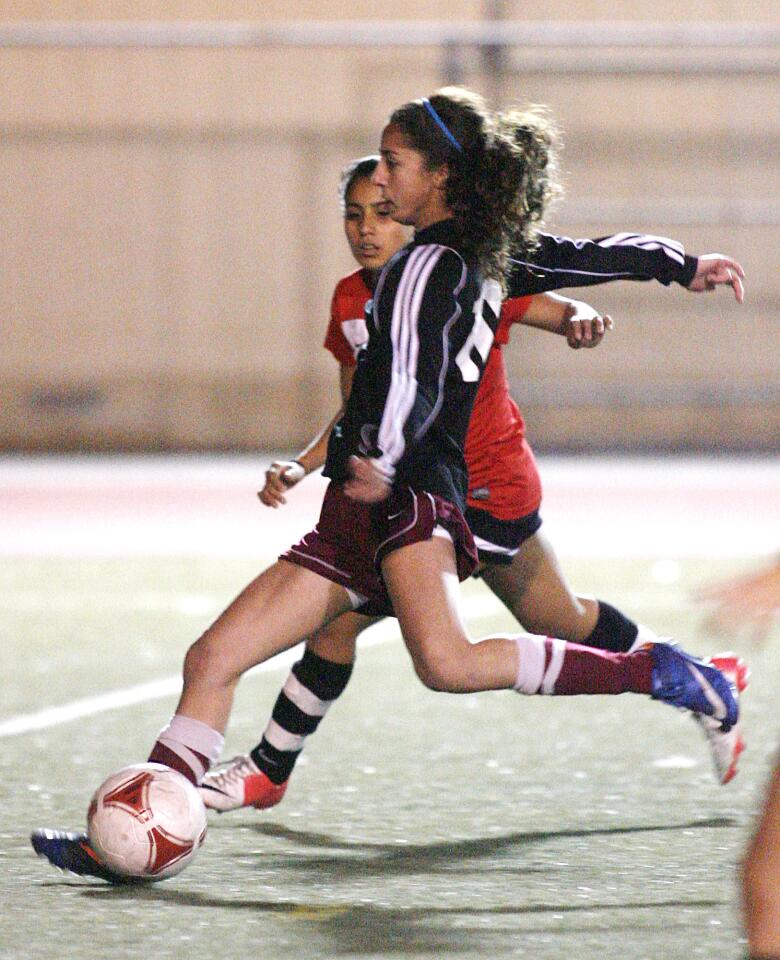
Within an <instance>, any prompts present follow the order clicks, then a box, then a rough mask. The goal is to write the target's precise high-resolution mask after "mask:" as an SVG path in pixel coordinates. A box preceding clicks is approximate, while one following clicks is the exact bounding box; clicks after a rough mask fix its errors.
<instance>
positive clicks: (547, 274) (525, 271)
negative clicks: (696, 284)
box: [508, 233, 698, 297]
mask: <svg viewBox="0 0 780 960" xmlns="http://www.w3.org/2000/svg"><path fill="white" fill-rule="evenodd" d="M697 266H698V260H697V258H696V257H691V256H689V255H688V254H686V253H685V250H684V249H683V246H682V244H681V243H678V242H677V241H676V240H670V239H668V238H667V237H657V236H653V235H652V234H641V233H615V234H611V235H610V236H607V237H597V238H595V239H593V240H572V239H571V238H569V237H555V236H552V235H551V234H547V233H543V234H540V235H539V246H538V247H537V248H536V249H535V250H534V251H533V253H532V254H531V255H530V256H523V257H517V258H514V257H513V258H512V259H511V261H510V275H509V280H508V296H509V297H520V296H524V295H528V294H533V293H544V292H545V291H546V290H559V289H561V288H563V287H589V286H594V285H596V284H600V283H609V282H611V281H614V280H640V281H641V280H657V281H658V282H659V283H662V284H664V286H669V284H671V283H679V284H680V285H681V286H683V287H687V286H688V285H689V284H690V283H691V281H692V280H693V277H694V274H695V273H696V268H697Z"/></svg>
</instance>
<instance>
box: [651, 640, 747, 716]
mask: <svg viewBox="0 0 780 960" xmlns="http://www.w3.org/2000/svg"><path fill="white" fill-rule="evenodd" d="M650 655H651V657H652V660H653V671H652V692H651V694H650V696H651V697H652V698H653V699H654V700H662V701H663V702H664V703H668V704H669V705H670V706H672V707H680V708H682V709H683V710H691V711H692V712H693V713H698V714H702V715H703V716H706V717H712V718H713V719H714V720H716V721H718V723H719V724H720V729H721V730H722V731H723V732H724V733H728V731H729V730H731V728H732V727H733V726H734V725H735V724H736V723H737V721H738V720H739V705H738V702H737V701H738V694H737V686H736V684H735V683H734V682H733V681H731V680H730V679H729V677H727V676H726V675H725V674H724V673H723V672H722V671H721V670H719V669H718V668H717V667H716V666H715V665H714V664H713V663H712V662H709V661H707V660H699V659H697V658H696V657H692V656H691V654H689V653H685V652H684V651H683V650H681V649H680V648H679V647H673V646H670V645H669V644H666V643H654V644H653V645H652V646H651V647H650Z"/></svg>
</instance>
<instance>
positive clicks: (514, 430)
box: [201, 157, 744, 810]
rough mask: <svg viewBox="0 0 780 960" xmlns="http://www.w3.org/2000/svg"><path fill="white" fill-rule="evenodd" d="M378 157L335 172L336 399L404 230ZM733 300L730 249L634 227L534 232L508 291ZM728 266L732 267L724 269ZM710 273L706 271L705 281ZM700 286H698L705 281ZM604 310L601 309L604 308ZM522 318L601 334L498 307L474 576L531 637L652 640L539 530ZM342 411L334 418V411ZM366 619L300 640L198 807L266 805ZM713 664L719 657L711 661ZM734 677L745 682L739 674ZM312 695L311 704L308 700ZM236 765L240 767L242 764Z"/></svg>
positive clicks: (476, 477) (723, 751) (471, 445)
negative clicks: (246, 742) (518, 337)
mask: <svg viewBox="0 0 780 960" xmlns="http://www.w3.org/2000/svg"><path fill="white" fill-rule="evenodd" d="M377 162H378V157H364V158H362V159H360V160H357V161H355V162H354V163H352V164H350V166H348V167H347V169H346V170H345V171H344V173H343V175H342V185H341V200H342V212H343V215H344V230H345V234H346V237H347V241H348V243H349V246H350V249H351V251H352V253H353V255H354V257H355V259H356V260H357V262H358V263H359V264H360V269H358V270H356V271H354V272H353V273H350V274H349V275H348V276H346V277H344V278H343V279H342V280H340V281H339V282H338V284H337V285H336V289H335V291H334V294H333V298H332V301H331V319H330V323H329V325H328V330H327V334H326V336H325V347H326V349H328V350H329V351H330V353H331V354H333V356H334V357H335V359H336V360H337V361H338V363H339V378H340V388H341V393H342V400H343V401H344V402H346V399H347V397H348V396H349V390H350V386H351V382H352V377H353V375H354V371H355V362H356V361H355V357H356V355H357V353H358V352H359V350H360V348H361V347H362V346H363V345H364V344H365V342H366V340H367V336H368V331H367V328H366V324H365V320H364V309H365V306H366V303H367V302H368V300H369V299H370V298H371V296H372V292H373V289H374V286H375V284H376V280H377V278H378V276H379V272H380V270H381V268H382V266H383V265H384V264H385V263H386V262H387V261H388V260H389V259H390V257H391V256H392V255H393V254H395V253H396V251H397V250H399V249H400V248H401V247H402V246H403V245H404V243H405V242H406V241H407V239H408V233H407V232H406V230H405V229H404V228H403V227H402V226H401V225H399V224H398V223H396V222H395V221H394V220H393V219H392V218H391V216H390V209H389V205H388V204H387V203H386V201H384V200H383V198H382V194H381V191H380V190H379V188H378V187H376V186H375V185H374V184H372V183H371V177H372V175H373V173H374V170H375V169H376V165H377ZM714 261H718V266H717V268H716V270H717V273H716V274H715V276H716V279H717V282H720V283H724V284H728V285H730V286H732V287H733V288H734V293H735V296H736V297H737V299H741V298H742V287H741V273H742V268H741V267H740V266H739V264H737V263H736V262H735V261H732V260H730V259H729V258H727V257H719V256H717V255H711V256H707V257H701V258H696V257H691V256H687V255H686V254H685V253H684V251H683V248H682V246H681V245H680V244H679V243H677V242H676V241H674V240H669V239H666V238H662V237H656V236H648V235H641V234H632V235H627V234H616V235H613V236H610V237H605V238H602V239H601V240H600V241H591V240H568V239H565V238H558V237H551V236H548V235H545V234H543V235H541V241H540V244H539V246H538V247H537V248H536V249H534V251H533V252H532V254H531V258H530V259H528V260H527V261H525V262H524V263H520V262H518V261H517V260H515V261H514V262H513V269H512V274H511V283H512V286H513V289H514V291H516V292H517V291H520V290H522V289H526V290H528V289H535V288H543V289H548V290H549V289H553V288H554V286H555V285H556V284H558V283H566V284H567V285H572V284H576V283H577V282H578V280H582V281H583V282H584V283H585V284H586V285H591V284H593V283H596V282H605V281H606V280H608V279H633V280H649V279H656V280H658V281H659V282H661V283H664V284H668V283H670V282H677V283H679V284H681V285H682V286H685V287H688V286H689V285H690V284H692V283H694V282H695V279H694V278H696V277H697V276H700V277H703V276H704V275H705V273H707V274H712V272H713V262H714ZM727 270H731V271H732V275H731V277H729V276H728V274H727V272H726V271H727ZM715 282H716V281H715V280H712V279H711V280H710V281H708V285H709V284H714V283H715ZM701 288H702V289H704V288H705V284H704V282H702V285H701ZM607 320H608V318H607ZM514 323H523V324H528V325H531V326H537V327H543V328H545V329H548V330H551V331H554V332H557V333H559V334H562V335H564V336H566V338H567V340H568V342H569V344H570V346H572V347H579V346H595V345H597V344H598V343H599V342H600V340H601V337H602V336H603V334H604V322H603V319H602V318H601V317H599V316H598V314H597V313H596V312H595V311H593V309H592V308H590V307H588V305H587V304H582V303H579V302H577V301H569V300H566V299H564V298H558V299H557V300H552V301H549V300H547V301H546V300H545V299H544V298H543V297H541V296H535V297H529V296H523V297H515V298H512V299H509V300H507V301H506V302H505V303H504V304H503V307H502V312H501V321H500V324H499V327H498V331H497V334H496V338H495V340H494V343H493V347H492V349H491V352H490V355H489V359H488V362H487V365H486V370H485V373H484V374H483V378H482V381H481V383H480V387H479V390H478V392H477V397H476V401H475V404H474V409H473V411H472V415H471V421H470V423H469V429H468V433H467V435H466V446H465V455H466V463H467V466H468V471H469V493H468V497H467V501H466V511H465V516H466V520H467V522H468V524H469V527H470V528H471V531H472V533H473V534H474V537H475V540H476V543H477V546H478V548H479V557H480V561H481V564H482V566H481V576H482V577H483V579H484V580H485V582H486V583H487V584H488V585H489V586H490V587H491V589H492V590H493V591H494V592H495V593H496V595H497V596H499V597H500V598H501V600H502V601H503V602H504V603H505V605H506V606H507V608H508V609H509V610H510V611H511V612H512V613H513V614H514V616H515V617H516V618H517V620H518V621H519V623H520V624H521V625H522V626H523V627H524V628H525V629H526V630H530V631H531V632H534V633H545V634H549V635H552V636H556V637H560V638H561V639H564V640H573V641H576V642H578V643H583V644H586V645H588V646H593V647H599V648H603V649H608V650H614V651H628V650H630V649H632V648H633V647H635V646H639V645H641V644H642V643H646V642H655V641H657V640H658V637H657V636H656V635H655V633H653V632H652V631H651V630H649V629H648V628H647V627H645V626H642V625H640V624H637V623H635V622H634V621H633V620H631V619H630V618H628V617H627V616H625V614H623V613H622V612H621V611H619V610H617V609H616V608H615V607H613V606H611V605H610V604H608V603H606V602H605V601H603V600H597V599H595V598H594V597H587V596H578V595H576V594H575V593H574V592H573V591H572V590H571V588H570V587H569V586H568V584H567V583H566V580H565V578H564V576H563V572H562V570H561V568H560V565H559V563H558V561H557V558H556V556H555V553H554V551H553V549H552V546H551V545H550V543H549V542H548V541H547V540H546V538H545V537H543V535H542V533H541V530H540V529H539V528H540V526H541V518H540V516H539V507H540V504H541V481H540V478H539V474H538V471H537V468H536V462H535V460H534V456H533V452H532V450H531V447H530V445H529V444H528V441H527V439H526V437H525V425H524V422H523V418H522V416H521V414H520V411H519V410H518V409H517V406H516V405H515V403H514V402H513V401H512V399H511V397H510V395H509V385H508V382H507V379H506V374H505V371H504V366H503V355H502V347H503V345H504V344H506V343H508V341H509V336H510V332H511V326H512V324H514ZM338 419H339V415H337V417H336V418H335V420H338ZM331 426H332V424H329V425H328V427H327V428H326V429H325V430H323V431H321V432H320V433H319V434H318V435H317V437H316V438H315V440H314V441H313V442H312V443H311V444H309V445H308V446H307V448H306V449H305V450H303V451H302V452H301V453H300V454H298V456H297V458H296V459H295V460H292V461H280V462H276V463H274V464H272V465H271V467H270V469H269V470H268V472H267V474H266V484H265V486H264V488H263V490H262V491H261V492H260V494H259V496H260V499H261V501H262V502H263V503H264V504H266V505H267V506H271V507H277V506H279V505H280V504H282V503H284V502H285V494H286V493H287V491H288V490H289V489H290V488H291V487H292V486H293V485H294V484H295V483H297V482H298V481H299V480H300V479H302V478H303V477H304V476H305V475H306V474H308V473H311V472H312V471H314V470H317V469H319V468H320V467H321V466H322V465H323V463H324V461H325V450H326V445H327V439H328V436H329V432H330V428H331ZM374 622H376V621H375V619H374V618H370V617H365V616H362V615H360V614H355V613H349V614H345V615H344V616H343V617H340V618H339V619H338V620H336V621H334V622H333V623H331V624H329V625H328V626H327V627H325V628H324V629H323V630H321V631H319V632H318V633H317V634H316V635H315V636H314V637H311V638H309V640H308V641H307V645H306V648H305V651H304V654H303V658H302V660H300V661H299V662H298V663H296V664H295V665H294V667H293V670H292V674H291V678H290V680H289V681H288V682H287V683H286V684H285V685H283V689H282V691H281V693H280V695H279V698H278V699H277V701H276V704H275V705H274V709H273V714H272V717H271V719H270V721H269V723H268V725H267V727H266V729H265V731H264V734H263V739H262V740H261V742H260V743H259V744H258V745H257V747H256V748H255V749H254V750H253V751H252V754H251V756H249V757H246V758H239V761H238V762H239V765H240V769H241V771H242V776H241V777H240V778H239V777H237V776H236V770H237V768H236V765H235V764H231V765H228V766H227V767H226V768H225V769H222V770H216V771H214V772H212V773H211V774H209V775H208V776H207V777H206V778H205V780H204V783H203V785H202V788H201V795H202V796H203V799H204V801H205V803H206V804H207V806H211V807H214V808H215V809H221V810H229V809H236V808H237V807H240V806H246V805H250V804H251V805H254V806H256V807H258V808H266V807H270V806H274V805H275V804H276V803H278V802H279V801H280V800H281V799H282V797H283V796H284V793H285V791H286V789H287V784H288V780H289V777H290V774H291V773H292V769H293V767H294V764H295V762H296V760H297V758H298V756H299V755H300V752H301V750H302V749H303V745H304V743H305V740H306V738H307V736H309V735H310V734H311V733H313V732H314V731H315V730H316V729H317V727H318V725H319V723H320V721H321V719H322V717H323V716H324V714H325V712H326V711H327V710H328V708H329V707H330V705H331V704H332V703H333V701H334V700H335V699H336V698H337V697H338V696H339V695H340V694H341V693H342V692H343V690H344V689H345V687H346V684H347V682H348V680H349V676H350V673H351V670H352V663H353V661H354V656H355V643H356V640H357V637H358V635H359V634H360V633H361V632H362V631H363V630H365V629H366V628H367V627H368V626H370V625H371V624H372V623H374ZM721 666H722V667H723V666H725V662H724V661H721ZM743 679H744V678H743ZM310 696H312V697H314V698H315V700H316V710H314V712H312V707H311V703H313V702H315V701H311V700H309V701H307V697H310ZM708 739H709V740H710V745H711V747H712V749H713V759H714V760H715V765H716V773H717V775H718V778H719V779H720V780H721V782H727V781H728V780H730V779H732V777H733V776H734V774H735V773H736V760H737V759H738V754H739V748H740V741H739V740H738V737H737V734H736V733H735V734H734V735H733V736H730V737H728V738H725V737H723V736H721V735H715V736H711V737H709V738H708ZM242 760H243V761H244V762H243V763H242V762H241V761H242Z"/></svg>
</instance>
